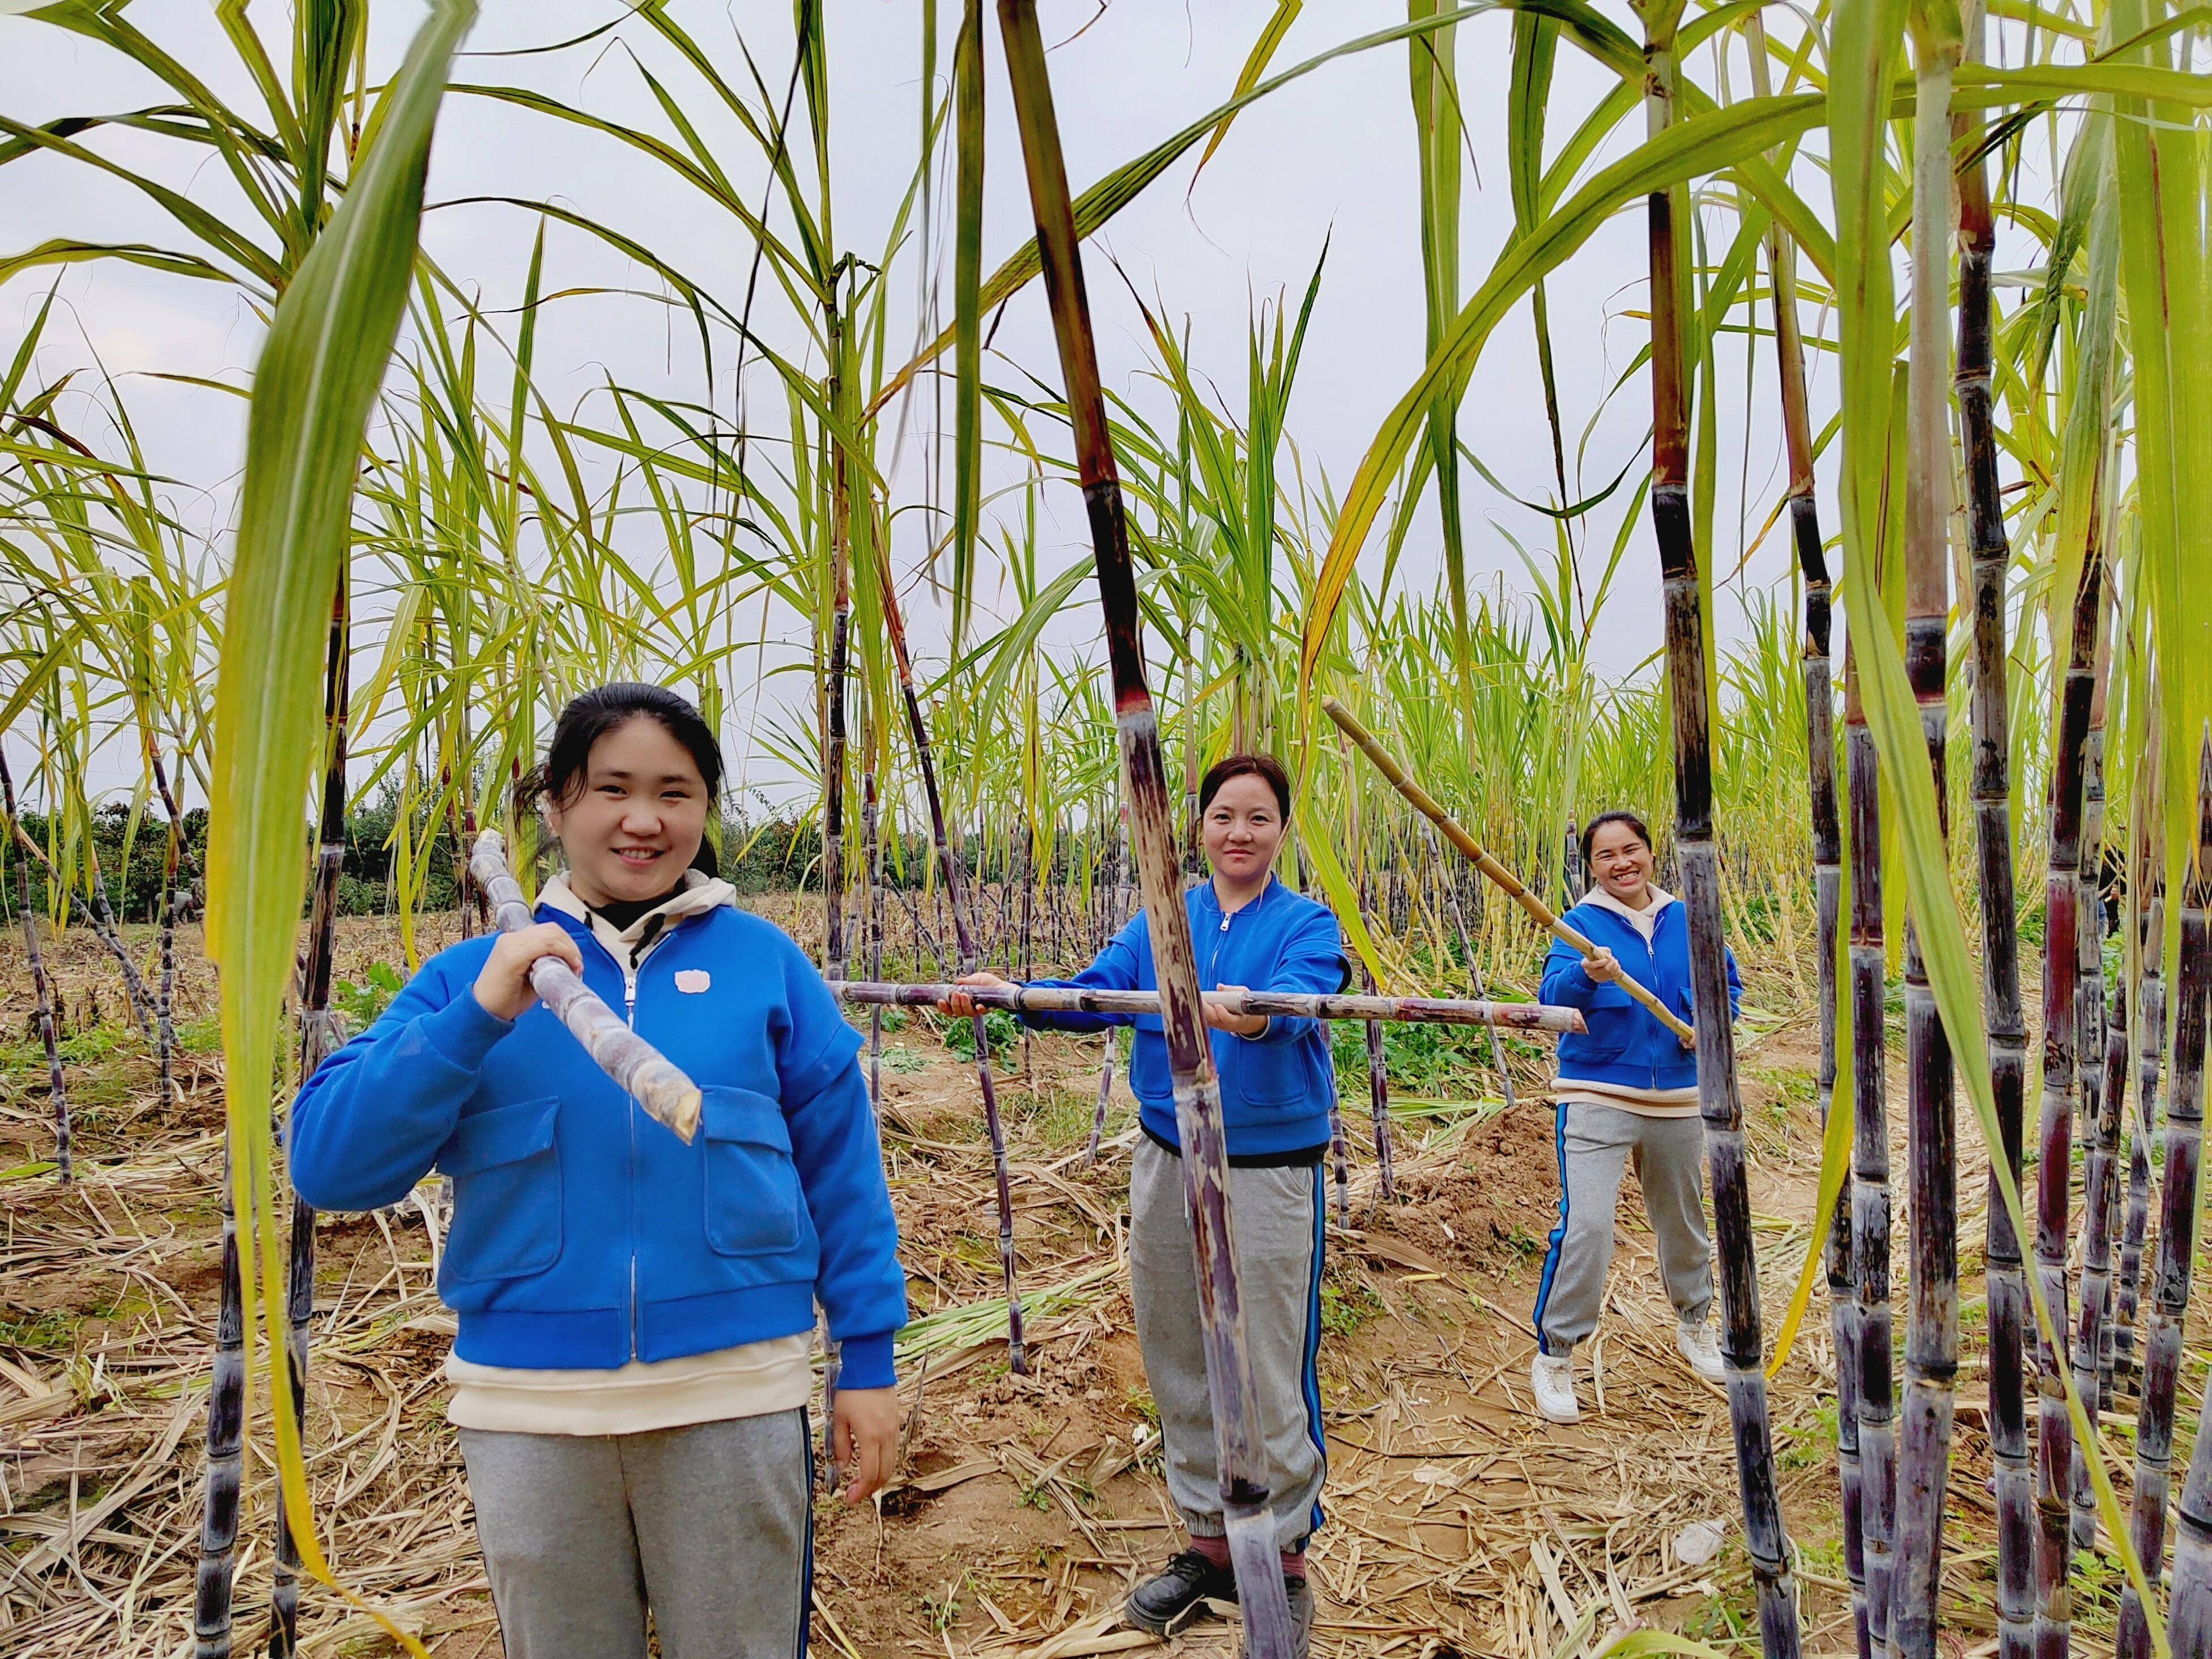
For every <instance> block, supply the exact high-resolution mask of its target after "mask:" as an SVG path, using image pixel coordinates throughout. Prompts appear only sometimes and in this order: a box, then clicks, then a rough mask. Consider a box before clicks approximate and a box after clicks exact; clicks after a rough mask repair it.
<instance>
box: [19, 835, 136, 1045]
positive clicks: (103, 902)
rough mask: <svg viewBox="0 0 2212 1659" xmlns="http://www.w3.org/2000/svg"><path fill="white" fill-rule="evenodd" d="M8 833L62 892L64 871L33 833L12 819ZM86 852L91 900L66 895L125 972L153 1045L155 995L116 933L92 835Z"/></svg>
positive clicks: (125, 984)
mask: <svg viewBox="0 0 2212 1659" xmlns="http://www.w3.org/2000/svg"><path fill="white" fill-rule="evenodd" d="M9 833H10V834H12V835H13V836H14V837H15V846H16V848H17V849H18V850H19V851H21V852H23V853H26V854H29V856H30V857H31V858H32V859H33V860H34V861H35V862H36V863H37V864H38V866H40V868H41V869H43V870H44V871H45V872H46V875H47V877H48V878H49V879H51V880H52V881H53V882H54V883H55V884H56V889H57V890H61V885H62V884H61V872H59V871H58V870H56V869H55V868H54V866H53V860H51V859H49V858H48V857H47V856H46V848H43V847H41V846H40V845H39V843H38V842H35V841H33V840H32V839H31V833H30V831H29V830H27V829H24V828H23V826H22V824H21V823H18V822H17V821H15V820H14V819H12V818H11V819H9ZM84 853H85V861H86V863H87V864H88V866H89V867H90V872H91V878H92V897H91V898H89V899H88V898H87V897H86V896H84V895H83V894H82V893H76V892H70V893H67V894H66V895H65V896H66V897H67V900H68V902H70V904H71V905H73V906H75V907H76V910H77V912H78V914H79V915H82V917H83V918H84V920H85V922H86V924H87V925H88V926H89V927H91V929H92V932H93V936H94V938H96V939H99V941H100V945H101V948H103V949H104V950H106V952H107V954H108V955H110V956H112V957H114V958H115V964H116V966H117V967H118V968H119V969H122V971H123V991H124V995H125V997H126V998H127V999H128V1000H129V1001H130V1004H131V1018H132V1019H134V1020H136V1021H137V1024H138V1029H139V1030H141V1031H143V1032H144V1033H145V1036H146V1040H147V1042H153V1041H154V999H153V995H152V994H151V993H149V991H148V990H147V989H146V981H145V980H144V979H143V977H142V976H141V975H140V974H139V972H138V964H137V963H135V962H133V961H131V952H130V951H128V950H127V949H125V946H124V944H123V937H122V935H121V934H120V933H117V932H116V929H115V913H114V911H113V910H112V908H110V907H109V905H108V902H107V892H106V882H105V881H104V880H103V879H102V878H101V876H100V855H99V854H97V853H95V852H94V850H93V846H92V837H91V836H86V837H85V842H84Z"/></svg>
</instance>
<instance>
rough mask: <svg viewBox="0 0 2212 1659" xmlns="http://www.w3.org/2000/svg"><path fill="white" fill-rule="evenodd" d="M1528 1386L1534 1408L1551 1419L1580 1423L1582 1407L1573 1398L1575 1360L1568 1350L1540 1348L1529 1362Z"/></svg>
mask: <svg viewBox="0 0 2212 1659" xmlns="http://www.w3.org/2000/svg"><path fill="white" fill-rule="evenodd" d="M1528 1387H1529V1388H1530V1389H1531V1390H1533V1391H1534V1394H1535V1396H1536V1410H1537V1411H1538V1412H1539V1413H1541V1415H1543V1416H1544V1417H1546V1418H1548V1419H1550V1420H1551V1421H1553V1422H1554V1423H1579V1422H1581V1421H1582V1416H1583V1408H1582V1406H1581V1404H1580V1403H1579V1402H1578V1401H1577V1400H1576V1399H1575V1360H1574V1356H1573V1355H1572V1354H1571V1353H1563V1354H1556V1355H1555V1354H1548V1353H1544V1352H1538V1353H1537V1355H1536V1357H1535V1358H1534V1359H1533V1360H1531V1361H1530V1362H1529V1363H1528Z"/></svg>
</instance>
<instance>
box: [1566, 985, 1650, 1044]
mask: <svg viewBox="0 0 2212 1659" xmlns="http://www.w3.org/2000/svg"><path fill="white" fill-rule="evenodd" d="M1650 1018H1651V1016H1650V1015H1649V1014H1647V1013H1646V1012H1644V1010H1643V1009H1642V1008H1641V1007H1639V1006H1638V1005H1637V1004H1636V1003H1634V1002H1632V1001H1631V1000H1629V995H1628V993H1627V992H1626V991H1624V990H1622V989H1621V988H1620V987H1619V986H1618V985H1601V986H1599V987H1597V991H1596V994H1595V995H1593V996H1592V997H1591V998H1590V1000H1589V1006H1588V1007H1586V1008H1584V1009H1583V1025H1584V1027H1586V1028H1587V1033H1588V1034H1587V1035H1586V1036H1581V1037H1578V1038H1577V1037H1570V1038H1568V1039H1566V1041H1567V1042H1571V1043H1572V1044H1573V1045H1574V1047H1573V1051H1572V1053H1571V1054H1566V1055H1565V1056H1563V1057H1565V1058H1569V1059H1574V1060H1596V1061H1606V1060H1619V1059H1620V1058H1621V1057H1622V1056H1623V1055H1624V1054H1626V1053H1627V1051H1628V1050H1629V1049H1630V1048H1632V1047H1633V1046H1634V1045H1635V1043H1636V1041H1637V1039H1638V1036H1641V1035H1642V1030H1641V1028H1642V1026H1643V1025H1644V1022H1646V1021H1647V1020H1649V1019H1650ZM1564 1046H1565V1045H1564V1044H1563V1045H1562V1047H1563V1048H1564Z"/></svg>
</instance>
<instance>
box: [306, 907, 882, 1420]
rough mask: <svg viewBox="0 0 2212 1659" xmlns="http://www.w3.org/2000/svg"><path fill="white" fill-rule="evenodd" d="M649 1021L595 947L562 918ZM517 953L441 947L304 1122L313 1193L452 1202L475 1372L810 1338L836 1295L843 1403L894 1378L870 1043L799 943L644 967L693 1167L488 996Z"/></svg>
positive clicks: (464, 1345)
mask: <svg viewBox="0 0 2212 1659" xmlns="http://www.w3.org/2000/svg"><path fill="white" fill-rule="evenodd" d="M538 920H539V921H551V922H554V923H556V924H557V925H559V926H560V927H563V928H566V929H567V930H568V933H570V934H571V935H573V936H574V939H575V940H576V945H577V948H578V949H579V950H580V951H582V953H583V957H584V982H585V983H586V985H588V986H590V987H591V988H592V990H594V991H596V992H597V993H598V994H599V995H600V996H601V997H602V998H604V999H605V1000H606V1002H607V1005H608V1006H610V1007H612V1008H617V1009H619V1008H622V1007H623V1006H624V1001H625V997H624V988H623V970H622V968H621V966H620V965H619V964H617V963H616V961H615V960H614V958H613V957H611V956H610V955H608V953H607V951H606V949H605V947H604V946H603V945H600V944H599V941H598V940H597V939H594V938H593V937H592V933H591V930H590V928H589V927H588V926H587V925H586V923H585V922H583V921H578V920H576V919H575V918H574V917H572V916H568V915H562V914H561V913H559V912H557V911H556V910H553V909H551V908H547V907H545V906H542V905H541V906H540V907H539V908H538ZM493 942H494V941H493V939H492V938H491V937H490V936H485V937H483V938H479V939H469V940H465V941H464V942H463V943H461V944H459V945H454V946H453V947H452V948H451V949H450V950H446V951H440V952H439V953H438V954H437V955H436V956H435V957H431V959H430V960H429V961H428V962H427V963H423V964H422V971H421V972H420V973H418V974H416V975H415V977H414V978H413V979H412V980H410V981H409V982H408V985H407V988H406V989H405V990H404V991H402V992H401V993H400V994H399V995H398V997H396V998H394V999H393V1000H392V1006H391V1007H390V1008H389V1009H387V1010H386V1012H385V1014H384V1017H383V1018H380V1019H379V1020H378V1021H377V1022H376V1023H375V1024H374V1025H372V1026H370V1027H369V1028H368V1030H366V1031H363V1032H362V1034H361V1035H360V1036H357V1037H356V1038H354V1040H353V1041H352V1042H349V1043H347V1044H346V1045H345V1047H343V1048H341V1049H339V1050H338V1051H337V1053H336V1054H332V1055H331V1057H330V1058H329V1059H328V1060H325V1062H324V1063H323V1065H322V1066H321V1067H320V1068H319V1070H318V1071H317V1072H316V1073H315V1074H314V1076H313V1077H312V1078H311V1079H308V1081H307V1086H306V1087H305V1088H304V1089H302V1090H301V1091H300V1097H299V1099H298V1100H297V1101H296V1102H295V1103H294V1104H293V1107H292V1118H291V1125H290V1128H289V1141H290V1150H291V1166H292V1168H291V1172H292V1181H293V1184H294V1185H295V1187H297V1188H299V1192H300V1196H301V1198H303V1199H305V1200H307V1202H308V1203H310V1204H312V1205H313V1206H315V1207H316V1208H318V1209H325V1210H368V1209H374V1208H376V1207H377V1206H381V1205H386V1204H396V1203H398V1201H399V1200H401V1199H402V1198H404V1197H405V1196H406V1195H407V1194H408V1193H409V1192H410V1190H411V1189H412V1188H414V1185H415V1183H416V1182H417V1181H419V1180H421V1179H422V1176H424V1175H426V1174H428V1172H429V1170H431V1169H432V1168H433V1167H434V1166H435V1168H437V1169H440V1170H443V1171H444V1172H445V1173H446V1175H447V1177H448V1178H450V1179H451V1180H452V1182H453V1228H452V1231H451V1233H450V1234H449V1236H448V1237H447V1242H446V1251H445V1258H444V1261H442V1262H441V1265H440V1267H439V1269H438V1293H439V1295H440V1296H441V1297H442V1298H443V1299H444V1300H445V1302H446V1304H447V1306H448V1307H450V1308H452V1309H453V1311H454V1312H455V1313H456V1314H457V1315H458V1316H459V1327H460V1328H459V1337H458V1338H457V1340H456V1341H455V1343H454V1349H455V1352H458V1353H459V1355H460V1357H461V1358H464V1359H467V1360H472V1361H474V1362H476V1363H477V1364H485V1365H508V1366H518V1367H522V1368H526V1369H538V1370H543V1369H569V1370H600V1369H609V1370H611V1369H613V1368H615V1367H617V1366H620V1365H622V1364H626V1363H628V1362H629V1361H630V1360H633V1359H643V1360H656V1359H673V1358H679V1357H681V1356H683V1355H685V1354H695V1353H707V1352H713V1351H714V1350H716V1349H720V1348H728V1347H734V1346H738V1345H739V1344H741V1343H747V1342H756V1341H761V1340H765V1339H767V1338H769V1337H777V1336H789V1335H793V1334H797V1333H799V1332H801V1331H805V1330H811V1328H813V1325H814V1304H815V1301H816V1299H817V1297H818V1298H819V1299H820V1301H821V1304H822V1306H823V1309H824V1310H826V1311H827V1313H828V1315H829V1334H830V1335H831V1336H832V1337H833V1338H835V1339H836V1340H838V1341H840V1342H842V1344H843V1346H844V1358H843V1364H844V1374H843V1383H844V1386H846V1387H847V1388H851V1389H872V1388H886V1387H889V1386H890V1384H891V1383H892V1382H893V1380H894V1379H893V1376H892V1368H891V1337H892V1334H893V1333H895V1332H896V1331H897V1330H898V1329H899V1328H900V1327H901V1326H902V1325H904V1324H905V1323H906V1280H905V1277H904V1275H903V1274H902V1273H901V1271H900V1269H899V1265H898V1260H897V1255H896V1250H897V1247H898V1228H897V1224H896V1222H895V1221H894V1220H893V1218H892V1216H891V1208H890V1192H889V1190H888V1188H887V1187H886V1185H885V1182H884V1168H883V1155H882V1152H881V1150H880V1148H879V1146H878V1142H877V1139H876V1127H875V1118H874V1115H873V1113H872V1111H871V1110H870V1109H869V1104H868V1094H867V1085H866V1081H865V1080H864V1079H863V1078H862V1076H861V1073H860V1066H859V1063H858V1061H857V1060H856V1058H855V1056H856V1054H857V1053H858V1051H859V1048H860V1034H859V1033H858V1032H856V1031H855V1030H854V1029H853V1028H852V1027H851V1026H850V1025H848V1024H846V1023H845V1019H844V1017H843V1016H842V1014H841V1013H840V1012H839V1011H838V1007H837V1005H836V1001H835V1000H833V999H832V998H831V996H830V994H829V987H827V986H825V985H824V984H823V981H822V976H821V975H820V974H819V973H817V972H816V971H815V969H814V965H813V964H812V963H810V962H809V961H807V959H806V958H805V956H804V955H802V954H801V953H800V951H799V947H798V946H797V945H794V944H793V943H792V941H791V940H790V939H789V938H787V936H786V935H785V934H784V933H782V931H781V929H779V928H777V927H775V926H774V925H772V924H771V923H769V922H767V921H763V920H762V919H761V918H760V917H758V916H755V915H750V914H748V913H746V912H744V911H742V910H738V909H735V908H732V907H730V906H727V905H723V906H720V907H718V908H715V909H714V910H711V911H708V912H707V913H705V914H703V915H692V916H689V917H686V918H685V919H684V920H683V921H679V922H678V923H677V924H676V925H675V926H674V927H671V928H670V929H669V931H668V932H667V933H665V935H663V936H662V938H661V939H660V941H659V944H658V945H656V946H655V948H653V950H652V951H650V952H649V953H647V955H646V956H645V957H644V959H643V961H642V963H641V964H640V965H639V968H638V970H637V975H636V981H635V999H636V1000H635V1004H634V1005H633V1006H631V1007H630V1009H629V1014H630V1020H631V1024H633V1025H634V1026H635V1028H636V1030H637V1031H638V1033H639V1035H641V1036H643V1037H644V1038H645V1039H646V1040H647V1042H650V1043H652V1044H653V1047H655V1048H658V1049H659V1051H660V1052H661V1053H662V1054H665V1055H666V1056H667V1057H668V1058H669V1059H670V1060H672V1061H673V1062H675V1064H676V1065H677V1066H680V1067H681V1068H682V1069H683V1070H684V1072H685V1073H688V1074H689V1075H690V1078H691V1079H692V1080H693V1081H694V1082H696V1083H697V1084H698V1085H699V1086H700V1090H701V1091H702V1094H703V1096H704V1097H705V1099H704V1103H703V1110H702V1115H701V1120H700V1127H699V1133H698V1135H697V1137H696V1139H694V1140H693V1142H692V1143H691V1145H690V1146H685V1145H684V1143H683V1142H682V1141H681V1140H679V1139H677V1138H676V1136H675V1135H674V1134H673V1133H671V1132H670V1131H669V1130H668V1129H666V1128H665V1127H662V1126H661V1125H660V1124H659V1123H656V1122H654V1121H653V1120H652V1119H651V1118H649V1117H647V1115H645V1111H644V1109H643V1108H641V1107H640V1106H639V1105H637V1104H636V1103H635V1102H634V1101H633V1100H631V1099H630V1098H629V1097H628V1096H626V1095H625V1094H624V1093H623V1091H622V1090H621V1089H619V1088H617V1086H616V1085H615V1084H614V1083H613V1081H612V1080H611V1079H609V1078H608V1077H607V1075H606V1073H604V1072H602V1071H601V1070H600V1069H599V1067H598V1066H595V1065H594V1064H593V1063H592V1060H591V1059H590V1058H589V1057H588V1056H587V1055H586V1054H585V1052H584V1050H583V1048H582V1046H581V1045H580V1044H579V1043H578V1042H576V1040H575V1038H574V1037H573V1036H570V1035H569V1034H568V1030H567V1028H566V1027H564V1026H563V1025H562V1024H561V1023H560V1022H559V1021H558V1020H557V1019H556V1018H554V1017H553V1015H552V1014H551V1013H550V1012H548V1011H547V1010H546V1009H545V1007H544V1006H543V1005H542V1004H541V1005H534V1006H532V1007H531V1008H530V1009H529V1010H528V1012H525V1013H524V1014H523V1015H522V1016H521V1017H520V1018H518V1019H515V1020H513V1021H507V1020H502V1019H496V1018H493V1017H492V1015H490V1014H489V1013H487V1012H485V1011H484V1008H483V1005H482V1004H481V1003H479V1002H478V1001H477V1000H476V997H475V995H474V994H473V993H472V989H471V987H473V986H474V985H475V983H476V978H477V972H478V971H479V970H480V969H482V968H483V963H484V958H485V957H488V956H489V955H490V953H491V947H492V945H493Z"/></svg>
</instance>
